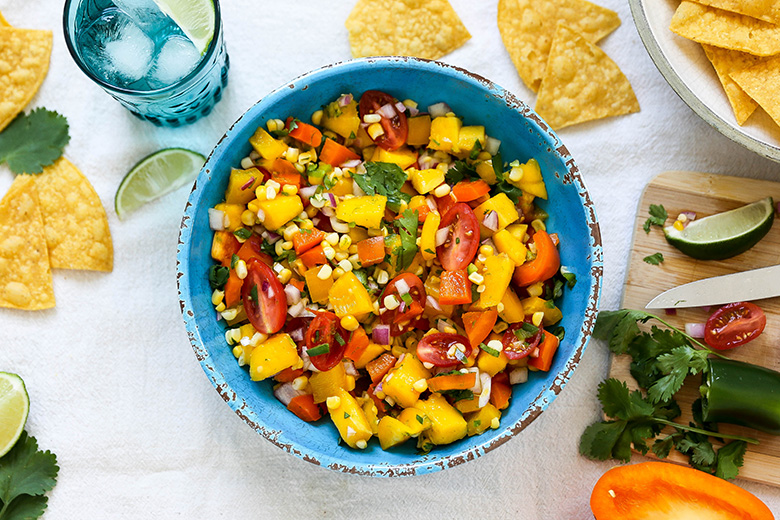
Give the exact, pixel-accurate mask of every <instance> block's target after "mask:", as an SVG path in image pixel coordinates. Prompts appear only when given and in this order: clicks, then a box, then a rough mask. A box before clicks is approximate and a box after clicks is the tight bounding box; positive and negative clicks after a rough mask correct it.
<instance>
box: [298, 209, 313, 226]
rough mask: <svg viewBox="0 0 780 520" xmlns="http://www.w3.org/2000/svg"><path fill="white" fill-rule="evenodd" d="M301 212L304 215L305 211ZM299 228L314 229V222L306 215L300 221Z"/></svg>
mask: <svg viewBox="0 0 780 520" xmlns="http://www.w3.org/2000/svg"><path fill="white" fill-rule="evenodd" d="M302 214H303V215H306V213H305V212H304V213H302ZM301 229H314V222H312V221H311V219H310V218H309V216H308V215H306V216H305V217H304V219H303V220H302V221H301Z"/></svg>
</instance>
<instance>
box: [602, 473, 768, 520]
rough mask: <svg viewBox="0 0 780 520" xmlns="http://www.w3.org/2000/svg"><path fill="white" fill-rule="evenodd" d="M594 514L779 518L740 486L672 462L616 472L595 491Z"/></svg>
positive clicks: (626, 519) (627, 518) (605, 519)
mask: <svg viewBox="0 0 780 520" xmlns="http://www.w3.org/2000/svg"><path fill="white" fill-rule="evenodd" d="M590 509H591V511H592V512H593V515H594V516H595V517H596V520H615V519H617V518H620V519H621V520H639V519H644V518H658V519H664V518H668V519H670V520H671V519H676V518H697V519H698V520H715V519H718V518H725V517H728V518H733V519H734V520H748V519H750V520H772V519H773V518H774V516H773V515H772V512H771V511H770V510H769V508H768V507H767V506H766V504H764V503H763V502H761V500H759V499H758V498H756V496H755V495H753V494H752V493H750V492H748V491H745V490H744V489H742V488H741V487H739V486H737V485H736V484H732V483H730V482H728V481H726V480H723V479H721V478H718V477H715V476H713V475H710V474H709V473H705V472H703V471H699V470H697V469H693V468H689V467H687V466H680V465H677V464H672V463H668V462H642V463H640V464H629V465H625V466H616V467H614V468H612V469H610V470H609V471H607V472H606V473H604V474H603V475H602V476H601V478H600V479H599V480H598V482H596V485H595V486H594V487H593V492H592V493H591V495H590Z"/></svg>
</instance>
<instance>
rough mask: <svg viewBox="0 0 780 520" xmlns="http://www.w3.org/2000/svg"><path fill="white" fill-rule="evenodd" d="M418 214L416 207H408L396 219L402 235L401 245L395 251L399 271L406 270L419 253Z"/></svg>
mask: <svg viewBox="0 0 780 520" xmlns="http://www.w3.org/2000/svg"><path fill="white" fill-rule="evenodd" d="M417 215H418V212H417V210H416V209H415V210H411V209H407V210H404V212H403V213H402V215H401V217H400V218H398V219H396V221H395V224H396V226H398V233H399V234H400V236H401V245H400V246H398V247H397V248H396V249H395V250H394V251H393V254H395V255H396V270H397V271H398V272H399V273H400V272H402V271H405V270H406V268H407V267H409V266H410V265H411V264H412V261H414V256H415V255H416V254H417V224H418V217H417Z"/></svg>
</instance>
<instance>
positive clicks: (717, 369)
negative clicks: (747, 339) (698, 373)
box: [701, 358, 780, 435]
mask: <svg viewBox="0 0 780 520" xmlns="http://www.w3.org/2000/svg"><path fill="white" fill-rule="evenodd" d="M709 368H710V369H709V371H708V372H707V373H706V375H705V376H704V381H703V382H702V383H703V386H702V387H701V393H702V397H703V399H702V411H703V412H704V421H706V422H718V423H729V424H739V425H742V426H748V427H750V428H754V429H756V430H760V431H763V432H767V433H772V434H775V435H778V434H780V372H776V371H774V370H770V369H768V368H764V367H760V366H758V365H752V364H750V363H744V362H742V361H734V360H730V359H717V358H713V359H710V360H709Z"/></svg>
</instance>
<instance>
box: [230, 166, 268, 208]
mask: <svg viewBox="0 0 780 520" xmlns="http://www.w3.org/2000/svg"><path fill="white" fill-rule="evenodd" d="M262 182H263V174H262V173H260V170H258V169H257V168H249V169H247V170H239V169H236V168H233V169H232V170H230V179H228V187H227V189H226V190H225V202H227V203H228V204H244V205H245V204H246V203H248V202H249V201H250V200H252V199H254V198H255V188H257V187H258V186H259V185H260V183H262Z"/></svg>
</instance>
